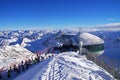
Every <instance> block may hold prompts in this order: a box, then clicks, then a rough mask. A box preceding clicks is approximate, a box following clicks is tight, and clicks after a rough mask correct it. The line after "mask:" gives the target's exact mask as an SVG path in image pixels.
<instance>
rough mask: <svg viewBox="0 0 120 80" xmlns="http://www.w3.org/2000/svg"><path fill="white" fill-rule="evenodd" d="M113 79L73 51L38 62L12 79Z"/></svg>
mask: <svg viewBox="0 0 120 80" xmlns="http://www.w3.org/2000/svg"><path fill="white" fill-rule="evenodd" d="M31 72H32V73H31ZM21 79H23V80H114V78H113V77H112V76H111V75H110V74H109V73H108V72H106V71H105V70H104V69H102V68H101V67H99V66H97V65H96V64H95V63H93V62H92V61H89V60H87V59H86V57H85V56H79V55H78V54H77V53H75V52H63V53H60V54H58V55H55V56H54V57H53V58H50V59H48V60H46V61H43V62H41V63H39V64H38V65H36V66H34V67H32V68H31V69H30V70H28V71H26V72H25V73H23V74H22V75H20V76H18V77H16V78H15V79H14V80H21Z"/></svg>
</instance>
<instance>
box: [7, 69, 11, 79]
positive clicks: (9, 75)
mask: <svg viewBox="0 0 120 80" xmlns="http://www.w3.org/2000/svg"><path fill="white" fill-rule="evenodd" d="M7 76H8V78H10V77H11V73H10V70H8V72H7Z"/></svg>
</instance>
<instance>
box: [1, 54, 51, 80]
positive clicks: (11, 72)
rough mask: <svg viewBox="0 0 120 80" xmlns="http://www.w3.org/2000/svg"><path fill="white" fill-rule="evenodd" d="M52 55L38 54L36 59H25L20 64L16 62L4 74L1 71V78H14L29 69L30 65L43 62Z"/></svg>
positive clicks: (4, 79) (2, 79)
mask: <svg viewBox="0 0 120 80" xmlns="http://www.w3.org/2000/svg"><path fill="white" fill-rule="evenodd" d="M51 56H53V55H51ZM51 56H50V55H49V56H48V55H47V54H45V55H44V56H41V55H39V54H37V55H36V57H35V58H34V59H33V58H32V59H27V60H25V61H21V63H20V64H18V65H16V64H14V65H13V66H10V68H9V69H8V70H6V72H4V73H3V74H2V73H0V80H6V79H8V80H9V79H12V78H14V77H15V76H16V75H18V74H19V73H22V72H24V71H25V70H27V69H28V68H29V67H30V66H32V65H34V64H36V63H38V62H41V61H43V60H44V59H46V58H49V57H51Z"/></svg>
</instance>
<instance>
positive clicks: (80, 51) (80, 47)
mask: <svg viewBox="0 0 120 80" xmlns="http://www.w3.org/2000/svg"><path fill="white" fill-rule="evenodd" d="M82 45H83V42H82V41H80V42H79V55H81V54H82Z"/></svg>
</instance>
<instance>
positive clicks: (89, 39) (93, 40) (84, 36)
mask: <svg viewBox="0 0 120 80" xmlns="http://www.w3.org/2000/svg"><path fill="white" fill-rule="evenodd" d="M80 40H82V41H83V45H94V44H103V43H104V41H103V40H102V39H100V38H99V37H97V36H95V35H92V34H90V33H85V32H84V33H81V34H80Z"/></svg>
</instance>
